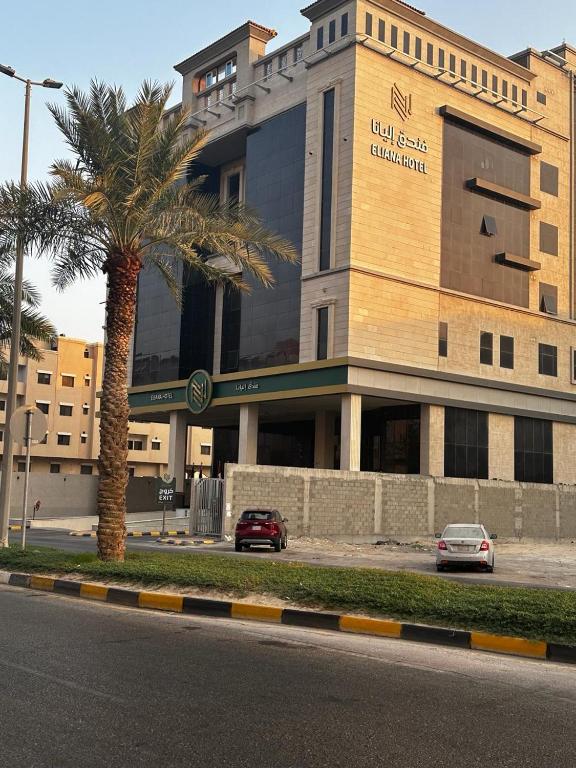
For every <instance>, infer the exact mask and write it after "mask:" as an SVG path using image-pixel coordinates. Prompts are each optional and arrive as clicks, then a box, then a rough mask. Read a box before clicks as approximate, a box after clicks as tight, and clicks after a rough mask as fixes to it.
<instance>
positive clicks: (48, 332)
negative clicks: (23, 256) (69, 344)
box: [0, 253, 56, 371]
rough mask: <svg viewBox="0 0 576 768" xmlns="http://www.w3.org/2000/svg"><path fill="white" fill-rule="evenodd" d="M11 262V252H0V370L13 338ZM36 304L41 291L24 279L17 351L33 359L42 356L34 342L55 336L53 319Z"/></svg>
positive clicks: (38, 358) (2, 367)
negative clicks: (42, 313)
mask: <svg viewBox="0 0 576 768" xmlns="http://www.w3.org/2000/svg"><path fill="white" fill-rule="evenodd" d="M11 262H12V256H11V254H9V253H0V371H2V370H3V369H5V368H6V367H7V365H8V363H7V356H6V350H7V348H8V347H9V345H10V339H11V338H12V310H13V301H14V278H13V276H12V274H11V272H10V266H11ZM39 306H40V294H39V293H38V291H37V290H36V289H35V288H34V286H32V285H31V284H30V283H28V282H25V283H24V286H23V290H22V315H21V323H22V335H21V337H20V352H21V354H22V355H24V356H25V357H30V358H32V359H33V360H40V359H41V358H42V353H41V351H40V350H39V348H38V344H37V342H47V341H51V340H52V339H53V338H54V336H56V329H55V328H54V326H53V325H52V323H51V322H50V321H49V320H48V319H47V318H45V317H44V316H43V315H41V314H40V312H38V307H39Z"/></svg>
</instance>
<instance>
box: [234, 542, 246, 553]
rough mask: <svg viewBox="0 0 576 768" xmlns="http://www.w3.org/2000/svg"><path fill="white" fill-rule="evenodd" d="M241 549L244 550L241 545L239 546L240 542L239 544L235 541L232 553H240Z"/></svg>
mask: <svg viewBox="0 0 576 768" xmlns="http://www.w3.org/2000/svg"><path fill="white" fill-rule="evenodd" d="M243 549H244V547H243V546H242V544H240V542H239V541H237V542H236V543H235V544H234V551H235V552H242V550H243Z"/></svg>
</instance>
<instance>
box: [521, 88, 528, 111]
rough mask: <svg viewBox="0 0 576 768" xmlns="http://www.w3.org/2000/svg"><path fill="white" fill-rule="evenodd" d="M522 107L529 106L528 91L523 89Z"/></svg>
mask: <svg viewBox="0 0 576 768" xmlns="http://www.w3.org/2000/svg"><path fill="white" fill-rule="evenodd" d="M522 106H523V107H527V106H528V91H526V90H524V88H523V89H522Z"/></svg>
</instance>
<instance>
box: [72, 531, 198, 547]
mask: <svg viewBox="0 0 576 768" xmlns="http://www.w3.org/2000/svg"><path fill="white" fill-rule="evenodd" d="M68 535H69V536H80V537H81V538H91V539H95V538H96V531H70V533H69V534H68ZM162 535H163V534H162V531H128V532H127V533H126V536H127V537H129V538H131V537H134V538H141V537H142V536H155V537H158V536H162ZM164 535H165V536H187V535H188V531H164ZM206 543H207V542H204V544H206ZM212 543H213V542H212V541H211V542H210V544H212Z"/></svg>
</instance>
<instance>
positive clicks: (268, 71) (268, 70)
mask: <svg viewBox="0 0 576 768" xmlns="http://www.w3.org/2000/svg"><path fill="white" fill-rule="evenodd" d="M273 71H274V66H273V64H272V62H271V61H267V62H266V63H265V64H264V77H265V78H266V80H268V78H269V77H272V72H273Z"/></svg>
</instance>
